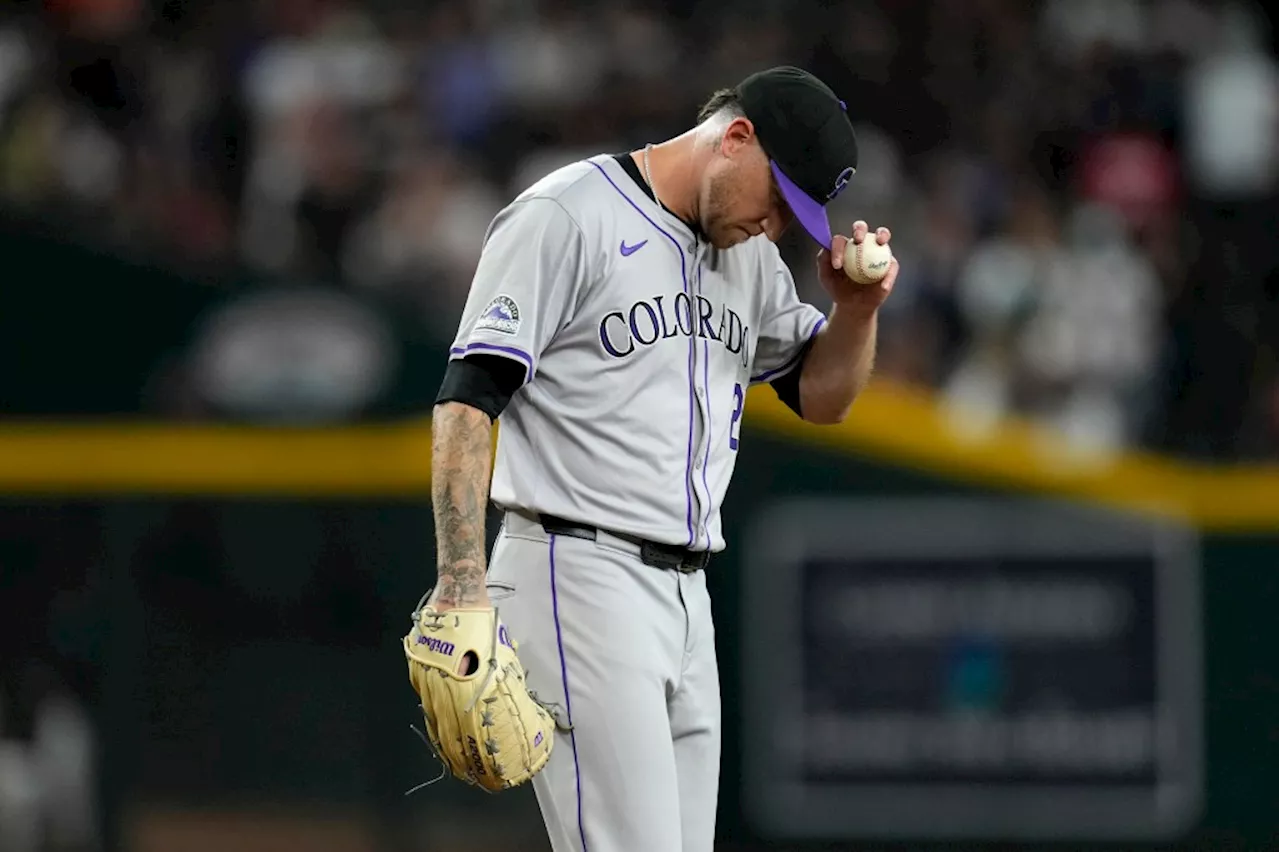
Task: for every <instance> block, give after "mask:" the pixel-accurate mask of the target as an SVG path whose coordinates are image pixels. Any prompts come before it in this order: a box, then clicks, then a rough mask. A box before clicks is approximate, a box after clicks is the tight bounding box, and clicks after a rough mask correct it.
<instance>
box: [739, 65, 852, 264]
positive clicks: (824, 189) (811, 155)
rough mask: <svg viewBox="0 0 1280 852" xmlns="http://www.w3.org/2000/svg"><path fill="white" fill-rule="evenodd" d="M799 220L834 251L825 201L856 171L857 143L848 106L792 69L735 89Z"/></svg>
mask: <svg viewBox="0 0 1280 852" xmlns="http://www.w3.org/2000/svg"><path fill="white" fill-rule="evenodd" d="M734 91H735V92H737V95H738V101H739V103H741V104H742V110H743V112H744V113H746V116H747V118H748V119H750V120H751V123H752V124H753V125H755V129H756V137H757V138H758V139H759V140H760V147H761V148H763V149H764V152H765V154H766V155H768V157H769V165H770V167H771V168H772V169H773V176H774V178H775V179H776V180H777V181H778V188H779V189H781V190H782V197H783V198H785V199H786V200H787V204H788V205H789V206H790V207H791V211H792V212H793V213H794V214H795V217H796V219H798V220H799V221H800V224H801V225H802V226H804V229H805V231H806V232H808V234H809V236H811V237H813V238H814V240H816V241H817V242H818V244H819V245H821V246H822V247H823V248H829V247H830V246H831V224H830V222H829V221H828V220H827V210H826V205H827V202H829V201H831V199H833V198H835V197H836V196H837V195H839V194H840V192H841V191H842V190H843V189H844V188H845V186H846V185H848V183H849V180H850V179H851V178H852V177H853V175H854V172H855V171H856V170H857V168H858V140H857V137H856V136H855V135H854V132H853V125H852V124H851V123H850V122H849V115H848V113H847V112H846V108H845V103H844V101H842V100H840V99H839V98H838V97H836V95H835V92H833V91H831V89H830V88H828V87H827V85H826V84H825V83H823V82H822V81H821V80H819V79H818V78H817V77H815V76H813V75H812V74H810V73H808V72H807V71H803V70H801V69H799V68H793V67H791V66H786V65H784V66H779V67H777V68H769V69H767V70H765V71H759V72H757V73H755V74H752V75H751V76H750V77H748V78H746V79H745V80H743V81H742V82H741V83H739V84H738V85H737V87H736V88H735V90H734Z"/></svg>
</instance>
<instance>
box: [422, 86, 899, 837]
mask: <svg viewBox="0 0 1280 852" xmlns="http://www.w3.org/2000/svg"><path fill="white" fill-rule="evenodd" d="M857 165H858V147H857V142H856V139H855V136H854V131H853V127H852V125H851V124H850V121H849V118H848V115H847V114H846V111H845V104H844V103H843V102H842V101H841V100H840V99H839V98H838V97H836V95H835V94H833V93H832V91H831V90H830V89H829V88H828V87H827V86H826V85H824V84H823V83H822V82H820V81H819V80H817V79H816V78H814V77H813V76H811V75H809V74H808V73H806V72H803V71H801V70H799V69H796V68H790V67H780V68H772V69H769V70H765V71H762V72H759V73H757V74H753V75H752V76H750V77H748V78H747V79H745V80H743V81H742V82H741V83H740V84H739V85H737V86H736V87H735V88H733V89H725V90H722V91H719V92H716V93H715V94H714V95H712V97H711V98H710V100H709V101H708V102H707V104H706V106H705V107H704V108H703V109H702V111H701V113H700V114H699V116H698V121H697V124H696V126H694V127H693V128H692V129H690V130H688V131H687V132H685V133H683V134H682V135H680V136H677V137H675V138H673V139H670V140H667V141H665V142H661V143H658V144H650V145H646V146H644V147H643V148H641V149H638V150H635V151H630V152H626V153H621V154H616V155H611V154H600V155H598V156H594V157H591V158H589V159H586V160H583V161H580V162H577V163H574V164H572V165H569V166H566V167H564V168H561V169H559V170H557V171H555V172H553V173H552V174H550V175H548V176H547V177H545V178H543V179H542V180H540V181H538V182H537V183H535V184H534V185H533V186H531V187H529V188H528V189H526V190H525V191H524V192H522V193H521V194H520V195H519V196H518V197H517V198H516V199H515V200H514V201H512V202H511V203H510V204H509V205H508V206H507V207H506V208H505V209H503V210H502V211H501V212H500V213H499V214H498V215H497V216H496V217H495V219H494V221H493V223H492V225H491V226H490V228H489V230H488V233H487V234H486V236H485V243H484V250H483V254H482V257H481V259H480V261H479V264H478V267H477V269H476V273H475V278H474V281H473V283H472V285H471V291H470V295H469V298H468V301H467V304H466V308H465V310H464V312H463V315H462V318H461V323H460V325H459V328H458V334H457V338H456V340H455V341H454V343H453V347H452V350H451V358H450V362H449V366H448V370H447V373H446V376H445V378H444V381H443V383H442V386H441V388H440V392H439V395H438V398H437V402H436V405H435V409H434V414H433V420H432V424H433V425H432V431H433V459H432V498H433V502H434V511H435V523H436V543H437V548H438V551H437V567H438V571H439V577H438V582H437V583H436V585H435V587H434V589H433V590H432V591H431V592H430V593H429V594H428V596H427V598H426V599H425V600H424V602H423V603H422V604H420V606H419V607H418V609H417V611H416V612H415V613H414V620H413V626H412V629H411V630H410V631H409V634H408V635H407V636H406V637H405V642H404V650H405V653H406V655H407V658H408V659H407V661H408V666H409V672H410V679H411V681H412V683H413V685H414V688H415V690H416V691H417V692H418V694H419V696H420V697H421V699H422V705H423V711H424V715H425V717H426V722H427V727H428V732H429V734H430V737H431V740H432V743H433V745H434V747H435V749H436V750H437V751H438V752H439V753H440V754H441V756H442V758H443V759H444V760H445V762H446V763H447V764H448V766H449V768H450V769H451V770H452V772H453V774H454V775H456V776H457V777H460V778H464V779H466V780H468V781H470V782H472V783H475V784H477V785H479V786H481V787H483V788H485V789H488V790H495V791H496V790H502V789H505V788H508V787H511V786H514V785H517V784H521V783H523V782H525V781H527V780H529V781H531V782H532V784H533V787H534V790H535V792H536V794H537V799H538V803H539V807H540V809H541V812H542V815H543V818H544V820H545V823H546V827H547V831H548V833H549V835H550V838H551V845H552V847H553V848H554V849H555V850H557V852H569V850H579V852H588V850H590V852H674V850H684V852H709V850H711V849H712V844H713V838H714V834H715V817H716V800H717V790H718V783H719V769H720V729H721V725H720V686H719V677H718V672H717V664H716V656H715V647H714V635H713V625H712V619H711V605H710V601H709V599H708V595H707V583H706V573H705V572H706V570H707V569H708V565H709V563H710V561H711V558H712V555H713V554H715V553H717V552H719V551H720V550H722V549H723V548H724V546H725V542H724V535H723V531H722V529H721V525H720V505H721V501H722V500H723V499H724V496H725V491H726V489H727V488H728V485H729V480H730V477H731V476H732V473H733V469H734V463H735V461H736V459H737V453H738V447H739V437H740V432H739V430H740V427H741V424H742V418H743V405H744V403H745V401H746V393H747V389H748V388H749V387H750V386H751V385H753V384H757V383H761V382H767V383H769V384H771V385H772V387H773V389H774V391H775V392H776V393H777V395H778V397H779V398H780V399H781V400H782V401H783V402H785V403H786V404H787V405H788V406H789V407H790V408H791V409H792V410H793V411H795V413H796V414H797V415H798V416H800V417H802V418H804V419H805V420H808V421H811V422H813V423H838V422H840V421H841V420H842V419H843V418H844V417H845V415H846V414H847V413H848V411H849V409H850V406H851V405H852V403H853V401H854V398H855V397H856V396H857V395H858V392H859V391H860V389H861V388H862V387H863V386H864V385H865V384H866V382H867V379H868V376H869V375H870V373H871V367H872V361H873V357H874V353H875V342H876V316H877V311H878V309H879V307H880V305H881V303H882V302H883V301H884V299H885V297H886V296H887V295H888V294H889V292H890V291H891V290H892V288H893V283H894V280H895V278H896V277H897V262H896V261H893V262H892V263H891V265H890V267H889V270H888V273H887V274H885V275H884V277H883V278H882V279H881V280H880V281H878V282H876V283H873V284H866V283H863V284H858V283H855V282H854V281H853V280H852V279H851V277H850V276H848V275H845V274H844V273H843V272H842V269H841V268H842V265H843V264H844V257H845V249H846V247H847V245H848V242H849V241H850V240H852V241H853V242H854V243H855V244H856V245H857V246H858V247H861V246H862V241H863V240H872V241H875V242H878V243H879V244H881V245H884V244H887V243H888V241H889V238H890V234H889V231H888V229H886V228H880V229H878V230H877V231H875V232H874V233H868V228H867V226H866V224H865V223H863V222H856V223H854V225H853V227H852V229H851V233H850V235H849V236H845V235H843V234H841V235H834V236H833V235H832V232H831V227H830V225H829V224H828V219H827V213H826V210H825V205H826V204H827V202H828V201H830V200H831V199H833V198H835V197H836V195H837V194H839V193H840V192H841V191H842V190H843V189H845V187H846V186H847V185H848V184H849V182H850V180H851V179H852V178H853V176H854V171H855V169H856V168H857ZM797 220H798V222H799V225H800V227H802V228H803V229H804V231H805V232H806V233H807V234H809V236H811V237H812V238H813V239H814V240H815V241H816V242H817V244H818V246H819V247H820V250H819V252H818V255H817V265H818V274H819V276H820V279H821V282H822V284H823V286H824V287H825V289H826V291H827V293H828V294H829V295H830V297H831V300H832V304H831V307H830V310H829V311H828V312H827V313H826V314H824V313H823V312H822V311H820V310H818V309H817V308H816V307H813V306H812V305H808V304H805V303H803V302H801V301H800V299H799V298H798V297H797V294H796V289H795V284H794V281H793V279H792V275H791V272H790V271H789V270H788V268H787V267H786V265H784V263H783V262H782V260H781V258H780V256H779V253H778V249H777V247H776V246H775V244H774V243H775V241H776V240H777V239H778V238H779V236H780V235H781V234H782V233H783V231H784V230H785V229H786V228H787V227H788V226H789V225H790V224H791V223H792V222H793V221H797ZM851 253H852V252H851ZM499 418H500V419H501V423H502V425H501V429H500V432H499V438H498V445H497V454H496V463H495V466H494V468H493V470H492V482H491V476H490V473H491V472H490V459H491V435H492V429H493V426H494V423H495V422H496V421H498V420H499ZM489 500H492V501H493V503H494V504H495V505H496V506H497V507H498V508H500V509H501V510H502V511H503V512H504V520H503V523H502V528H501V530H500V532H499V535H498V538H497V540H496V543H495V545H494V549H493V552H492V554H491V555H490V556H489V558H488V560H486V554H485V528H484V522H485V508H486V505H487V501H489Z"/></svg>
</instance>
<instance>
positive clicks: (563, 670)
mask: <svg viewBox="0 0 1280 852" xmlns="http://www.w3.org/2000/svg"><path fill="white" fill-rule="evenodd" d="M548 553H549V554H550V559H549V561H550V563H551V618H552V620H553V621H555V623H556V650H557V651H559V652H560V681H561V683H563V684H564V713H565V716H566V717H567V718H566V719H565V722H567V723H568V724H569V725H573V705H572V704H571V703H570V702H569V670H568V668H567V667H566V666H565V664H564V638H563V637H562V636H561V635H560V596H559V595H558V594H557V593H556V537H555V535H554V534H553V535H552V536H551V539H550V545H549V547H548ZM569 745H571V746H572V747H573V784H574V788H575V790H576V791H577V794H578V836H579V837H581V838H582V852H587V832H586V831H585V830H584V829H583V827H582V770H581V769H580V768H579V766H578V737H577V735H576V733H575V732H574V731H573V730H572V729H570V731H569Z"/></svg>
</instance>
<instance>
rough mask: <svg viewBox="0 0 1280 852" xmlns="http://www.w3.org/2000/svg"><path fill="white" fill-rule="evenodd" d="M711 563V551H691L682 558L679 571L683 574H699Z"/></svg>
mask: <svg viewBox="0 0 1280 852" xmlns="http://www.w3.org/2000/svg"><path fill="white" fill-rule="evenodd" d="M710 561H711V551H709V550H698V551H689V552H688V553H687V554H686V555H685V556H684V557H683V558H681V560H680V565H679V568H678V570H679V571H680V573H682V574H697V573H698V572H699V571H703V570H705V569H706V567H707V563H708V562H710Z"/></svg>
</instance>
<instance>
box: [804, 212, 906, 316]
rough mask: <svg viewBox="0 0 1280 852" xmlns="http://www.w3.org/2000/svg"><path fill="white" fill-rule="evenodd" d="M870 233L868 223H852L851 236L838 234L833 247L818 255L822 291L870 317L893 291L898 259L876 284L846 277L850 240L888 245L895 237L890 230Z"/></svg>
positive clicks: (838, 301)
mask: <svg viewBox="0 0 1280 852" xmlns="http://www.w3.org/2000/svg"><path fill="white" fill-rule="evenodd" d="M870 231H871V229H870V228H869V227H868V226H867V223H866V222H864V221H862V220H861V219H859V220H858V221H856V222H854V223H853V236H852V237H846V236H845V235H844V234H836V235H835V236H833V237H832V238H831V248H830V249H822V250H821V251H819V252H818V280H819V281H820V282H822V288H823V289H824V290H826V291H827V293H828V294H830V296H831V299H832V301H834V302H835V303H836V304H838V305H841V306H844V307H851V308H854V309H855V310H860V311H863V312H865V313H868V314H870V313H874V312H875V311H876V310H877V309H879V307H880V305H881V304H883V303H884V300H885V299H887V298H888V297H889V294H890V293H891V292H893V283H894V281H896V280H897V278H898V259H897V258H896V257H895V258H894V259H893V260H892V262H890V264H889V271H888V272H886V273H885V276H884V278H882V279H880V281H879V283H877V284H858V283H856V282H855V281H853V280H852V279H851V278H849V276H848V275H845V274H844V252H845V247H846V245H847V244H848V243H849V241H850V240H852V241H853V242H855V243H861V242H862V241H863V240H865V239H874V240H875V241H876V242H878V243H880V244H881V245H887V244H888V242H889V240H890V239H891V238H892V236H893V235H892V234H891V233H890V231H889V229H888V228H876V230H875V233H874V234H872V233H871V232H870Z"/></svg>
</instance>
